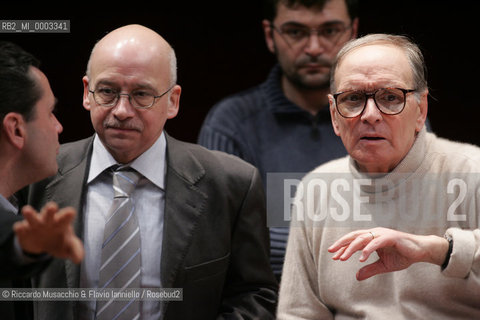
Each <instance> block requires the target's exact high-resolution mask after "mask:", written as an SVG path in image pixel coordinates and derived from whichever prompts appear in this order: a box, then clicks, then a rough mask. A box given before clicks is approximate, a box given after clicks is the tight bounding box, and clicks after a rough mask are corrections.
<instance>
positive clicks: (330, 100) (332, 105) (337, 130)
mask: <svg viewBox="0 0 480 320" xmlns="http://www.w3.org/2000/svg"><path fill="white" fill-rule="evenodd" d="M328 104H329V105H330V119H331V120H332V126H333V131H335V134H336V135H337V136H339V137H340V128H339V126H338V121H337V117H338V114H337V110H335V99H334V98H333V96H332V95H331V94H329V95H328Z"/></svg>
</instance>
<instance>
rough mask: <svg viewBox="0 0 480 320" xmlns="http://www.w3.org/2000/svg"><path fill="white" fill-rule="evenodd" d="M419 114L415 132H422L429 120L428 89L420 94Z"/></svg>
mask: <svg viewBox="0 0 480 320" xmlns="http://www.w3.org/2000/svg"><path fill="white" fill-rule="evenodd" d="M418 108H419V112H418V114H417V119H416V123H415V130H416V131H417V132H420V130H422V128H423V126H424V125H425V121H426V120H427V113H428V89H425V90H424V91H423V92H422V93H421V94H420V102H419V103H418Z"/></svg>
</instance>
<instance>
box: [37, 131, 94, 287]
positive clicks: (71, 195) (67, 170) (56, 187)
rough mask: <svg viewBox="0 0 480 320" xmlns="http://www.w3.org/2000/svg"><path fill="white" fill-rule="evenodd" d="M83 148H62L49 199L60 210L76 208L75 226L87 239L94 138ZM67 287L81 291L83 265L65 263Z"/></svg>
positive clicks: (48, 188) (48, 195) (87, 141)
mask: <svg viewBox="0 0 480 320" xmlns="http://www.w3.org/2000/svg"><path fill="white" fill-rule="evenodd" d="M77 143H81V144H82V146H81V147H80V148H78V147H77V148H70V145H66V146H62V151H61V154H60V155H59V158H58V163H59V172H58V174H57V176H56V177H55V178H54V179H53V180H52V181H51V182H50V183H49V184H48V185H47V187H46V194H47V199H48V200H51V201H55V202H56V203H57V204H58V206H59V207H60V208H63V207H67V206H70V207H74V208H75V210H77V216H76V218H75V221H74V223H73V228H74V230H75V233H76V235H77V236H78V237H79V238H80V239H82V240H83V230H84V229H83V204H84V199H85V198H84V197H85V191H86V180H87V176H88V169H89V165H90V159H91V154H92V148H93V138H89V139H86V140H82V141H79V142H77ZM65 269H66V274H67V284H68V286H69V287H70V288H78V287H79V284H80V265H76V264H74V263H73V262H72V261H70V260H66V261H65Z"/></svg>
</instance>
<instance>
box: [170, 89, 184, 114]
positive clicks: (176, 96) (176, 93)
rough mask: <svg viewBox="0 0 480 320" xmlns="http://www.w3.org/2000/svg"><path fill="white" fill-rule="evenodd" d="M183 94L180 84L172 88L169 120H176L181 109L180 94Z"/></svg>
mask: <svg viewBox="0 0 480 320" xmlns="http://www.w3.org/2000/svg"><path fill="white" fill-rule="evenodd" d="M181 93H182V87H180V86H179V85H178V84H177V85H175V86H174V87H173V88H172V92H171V93H170V95H169V97H168V99H169V101H168V108H167V119H172V118H175V117H176V116H177V114H178V109H179V108H180V94H181Z"/></svg>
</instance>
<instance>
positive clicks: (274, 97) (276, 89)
mask: <svg viewBox="0 0 480 320" xmlns="http://www.w3.org/2000/svg"><path fill="white" fill-rule="evenodd" d="M281 78H282V69H281V68H280V65H279V64H276V65H275V66H274V67H273V68H272V70H271V71H270V74H269V75H268V78H267V80H266V81H265V82H264V83H263V84H262V91H263V94H264V96H265V101H266V102H267V108H268V109H269V110H270V111H271V112H272V113H276V114H288V113H304V114H307V115H308V116H311V115H310V113H308V112H307V111H305V110H303V109H302V108H300V107H299V106H297V105H296V104H295V103H293V102H292V101H290V100H288V98H287V97H286V96H285V94H284V93H283V90H282V85H281ZM317 118H319V119H320V120H325V121H330V111H329V108H328V106H327V107H326V108H322V109H321V110H319V111H318V114H317Z"/></svg>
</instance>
